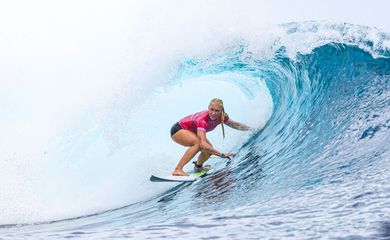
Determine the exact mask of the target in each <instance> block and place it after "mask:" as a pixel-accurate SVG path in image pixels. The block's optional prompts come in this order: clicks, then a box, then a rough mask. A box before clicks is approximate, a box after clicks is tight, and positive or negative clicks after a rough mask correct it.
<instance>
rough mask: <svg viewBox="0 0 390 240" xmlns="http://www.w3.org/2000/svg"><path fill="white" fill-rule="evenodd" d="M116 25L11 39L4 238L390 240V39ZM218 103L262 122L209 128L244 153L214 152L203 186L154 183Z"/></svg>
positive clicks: (317, 26) (5, 91) (379, 34)
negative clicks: (188, 131)
mask: <svg viewBox="0 0 390 240" xmlns="http://www.w3.org/2000/svg"><path fill="white" fill-rule="evenodd" d="M107 11H109V12H111V13H115V12H117V11H121V9H120V8H115V7H112V8H109V9H107ZM153 11H154V10H151V12H153ZM144 13H145V12H144ZM80 14H81V13H80ZM92 14H93V16H95V17H96V16H99V14H98V12H95V13H92ZM94 14H95V15H94ZM114 20H115V21H116V22H119V21H120V20H122V19H121V18H120V16H119V17H118V19H114ZM114 20H112V21H114ZM197 20H199V19H197ZM56 23H58V22H56ZM60 23H61V22H60ZM76 23H77V22H76ZM102 23H107V24H106V25H105V24H101V25H98V24H97V25H95V23H94V22H92V23H90V22H88V20H85V22H84V24H86V26H88V29H91V28H92V29H94V28H93V27H96V29H103V30H106V32H109V34H108V35H109V36H105V35H104V34H103V33H101V35H98V34H96V33H99V34H100V31H96V32H95V31H93V30H91V32H88V33H85V32H79V31H76V30H77V28H76V30H75V29H73V28H65V29H60V30H58V29H57V28H56V31H54V33H55V34H58V36H57V35H55V34H54V36H52V35H45V34H42V33H46V30H47V29H45V27H42V26H41V25H39V26H38V25H34V27H36V29H35V28H34V27H32V28H27V29H34V31H25V32H23V34H24V35H23V34H19V32H17V31H15V32H13V33H10V34H8V35H3V36H1V35H0V37H2V38H1V41H2V42H1V43H2V44H3V46H4V44H7V48H6V50H7V51H8V52H6V54H9V53H12V54H13V55H12V56H13V58H10V59H8V60H9V61H5V60H4V59H3V58H2V59H1V60H2V65H3V66H5V68H4V69H5V70H3V71H2V72H0V74H1V76H2V80H1V81H2V83H1V84H2V85H1V89H0V93H1V95H0V100H1V101H0V107H1V108H0V113H1V116H2V119H1V120H0V123H1V127H0V130H1V131H2V136H1V138H0V144H1V149H0V157H1V159H0V173H1V174H0V182H1V185H0V239H64V238H76V239H110V238H113V239H121V238H134V239H161V238H168V239H389V238H390V215H389V213H390V184H389V183H390V148H389V144H390V137H389V136H390V135H389V133H390V84H389V81H390V34H389V33H387V32H383V31H381V30H378V29H376V28H374V27H366V26H360V25H353V24H347V23H342V22H330V21H305V22H289V23H279V24H266V25H256V24H254V25H252V26H245V27H244V26H243V27H242V28H243V29H241V30H240V31H237V29H232V30H231V31H222V30H221V31H219V30H217V28H213V26H211V27H209V28H206V29H203V28H195V29H187V28H186V30H183V28H182V27H183V26H184V24H183V25H182V24H181V23H177V24H176V25H170V26H168V27H166V26H165V27H163V29H154V28H151V29H150V30H149V31H143V32H142V31H141V32H140V33H139V34H138V35H137V34H134V32H137V26H139V25H137V24H136V23H134V26H133V28H132V30H131V32H132V35H131V36H130V34H127V33H126V32H124V31H123V30H124V29H123V28H125V27H127V25H123V26H122V25H120V26H117V25H115V26H117V27H118V29H119V30H120V31H119V30H118V29H112V26H113V25H110V23H109V22H107V20H104V21H103V20H102ZM65 25H66V24H65ZM31 26H33V25H31ZM48 26H50V25H48ZM66 26H69V25H66ZM150 26H153V24H151V23H148V22H147V21H146V22H143V23H142V27H143V28H147V27H150ZM194 26H197V25H196V24H195V25H194ZM223 26H224V28H223V29H224V30H226V29H228V28H227V27H226V26H229V24H228V23H227V24H226V25H223ZM234 26H236V25H234ZM122 27H123V28H122ZM176 28H177V29H176ZM134 29H135V30H134ZM178 29H179V30H178ZM164 30H168V31H167V32H168V36H165V35H164V34H162V35H161V33H162V32H164ZM182 30H183V31H184V33H183V34H184V36H181V37H180V38H177V37H178V36H177V35H169V33H171V34H172V33H177V32H181V31H182ZM110 31H112V32H110ZM191 31H194V32H196V33H197V35H196V36H193V35H191V34H189V33H190V32H191ZM152 33H153V34H155V35H153V34H152ZM199 33H204V35H203V37H200V36H199ZM69 35H71V36H72V37H69ZM4 36H6V37H4ZM49 36H50V37H49ZM64 36H65V39H66V40H72V41H63V40H61V39H63V37H64ZM75 36H77V37H75ZM156 36H158V37H161V38H156ZM7 37H8V38H7ZM47 39H51V40H53V42H49V43H48V42H47V41H45V40H47ZM116 39H117V40H116ZM14 40H16V41H14ZM126 44H129V45H131V46H132V47H129V48H124V49H122V48H121V47H123V46H128V45H126ZM96 49H99V51H95V50H96ZM39 50H41V51H39ZM56 56H57V57H56ZM97 59H98V60H97ZM27 63H29V64H27ZM213 97H219V98H222V99H223V100H224V102H225V108H226V111H227V112H228V113H229V116H230V117H231V118H232V119H234V120H237V121H240V122H244V123H247V124H248V125H251V126H253V127H255V128H256V131H255V132H253V133H248V132H237V131H234V130H231V129H226V139H225V140H222V134H221V131H220V128H217V129H216V130H215V131H213V132H211V133H210V134H208V136H209V138H210V140H211V142H212V143H213V144H214V145H215V146H216V147H217V148H218V149H220V150H221V151H232V152H236V153H237V155H236V156H235V157H234V158H232V159H231V160H229V161H227V160H221V159H218V158H215V157H212V158H211V159H210V160H209V162H210V164H211V165H212V172H211V173H210V174H208V175H207V176H205V177H203V178H201V179H198V180H197V181H195V182H194V183H185V184H176V183H151V182H149V176H150V174H151V173H157V172H158V173H161V172H165V173H169V172H171V171H172V169H173V167H174V166H175V164H176V163H177V161H178V159H179V158H180V156H181V155H182V154H183V152H184V151H185V148H182V147H180V146H178V145H176V144H174V143H173V142H172V141H171V140H170V137H169V129H170V127H171V125H172V124H173V123H174V122H176V121H177V120H178V119H179V118H180V117H182V116H184V115H186V114H189V113H192V112H195V111H200V110H204V109H206V108H207V104H208V102H209V100H210V99H211V98H213ZM187 167H191V166H187ZM187 169H188V168H187Z"/></svg>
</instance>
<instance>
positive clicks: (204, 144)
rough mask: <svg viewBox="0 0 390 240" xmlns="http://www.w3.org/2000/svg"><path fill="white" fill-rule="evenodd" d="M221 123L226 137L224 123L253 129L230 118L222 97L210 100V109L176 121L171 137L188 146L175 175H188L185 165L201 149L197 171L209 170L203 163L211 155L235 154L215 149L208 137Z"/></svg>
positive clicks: (244, 128) (233, 126)
mask: <svg viewBox="0 0 390 240" xmlns="http://www.w3.org/2000/svg"><path fill="white" fill-rule="evenodd" d="M219 124H221V126H222V134H223V137H224V138H225V129H224V124H226V125H228V126H229V127H231V128H234V129H237V130H242V131H248V130H253V129H252V128H251V127H248V126H246V125H245V124H242V123H239V122H236V121H233V120H232V119H231V118H229V116H228V114H227V113H226V112H225V109H224V107H223V102H222V100H221V99H218V98H214V99H212V100H211V101H210V104H209V107H208V110H205V111H202V112H197V113H194V114H191V115H189V116H186V117H184V118H182V119H181V120H180V121H179V122H177V123H175V124H174V125H173V126H172V128H171V137H172V139H173V141H175V142H176V143H178V144H180V145H183V146H185V147H188V149H187V151H186V152H185V153H184V155H183V157H182V158H181V159H180V161H179V163H178V164H177V166H176V168H175V170H174V171H173V173H172V175H173V176H188V174H187V173H186V172H184V171H183V167H184V165H186V164H187V163H188V162H189V161H190V160H191V159H192V158H193V157H194V156H195V155H196V154H197V153H198V152H199V151H200V154H199V157H198V160H197V161H196V162H194V164H195V167H194V170H195V171H202V170H207V169H206V168H205V167H204V166H203V163H204V162H206V161H207V160H208V159H209V158H210V156H211V155H215V156H218V157H221V158H228V157H231V156H234V155H235V154H234V153H222V152H220V151H218V150H217V149H215V148H214V147H213V145H212V144H211V143H210V141H209V140H208V139H207V137H206V132H209V131H212V130H214V129H215V127H217V126H218V125H219Z"/></svg>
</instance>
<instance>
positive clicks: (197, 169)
mask: <svg viewBox="0 0 390 240" xmlns="http://www.w3.org/2000/svg"><path fill="white" fill-rule="evenodd" d="M208 170H210V165H205V166H202V167H200V168H198V167H196V166H194V172H202V171H203V172H207V171H208Z"/></svg>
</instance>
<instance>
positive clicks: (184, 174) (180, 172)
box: [172, 169, 190, 176]
mask: <svg viewBox="0 0 390 240" xmlns="http://www.w3.org/2000/svg"><path fill="white" fill-rule="evenodd" d="M172 175H173V176H190V175H189V174H188V173H186V172H184V171H183V170H181V169H175V171H173V173H172Z"/></svg>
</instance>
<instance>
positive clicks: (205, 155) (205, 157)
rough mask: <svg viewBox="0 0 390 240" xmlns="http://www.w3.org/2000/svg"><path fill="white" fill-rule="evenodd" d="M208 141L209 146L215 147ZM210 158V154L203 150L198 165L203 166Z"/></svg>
mask: <svg viewBox="0 0 390 240" xmlns="http://www.w3.org/2000/svg"><path fill="white" fill-rule="evenodd" d="M206 141H207V143H208V144H210V145H211V146H213V145H212V144H211V142H210V141H209V140H208V139H206ZM210 156H211V154H210V153H208V152H206V151H204V150H202V152H201V153H200V154H199V157H198V161H196V164H198V165H202V164H203V163H205V162H206V161H207V160H208V159H209V158H210Z"/></svg>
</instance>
